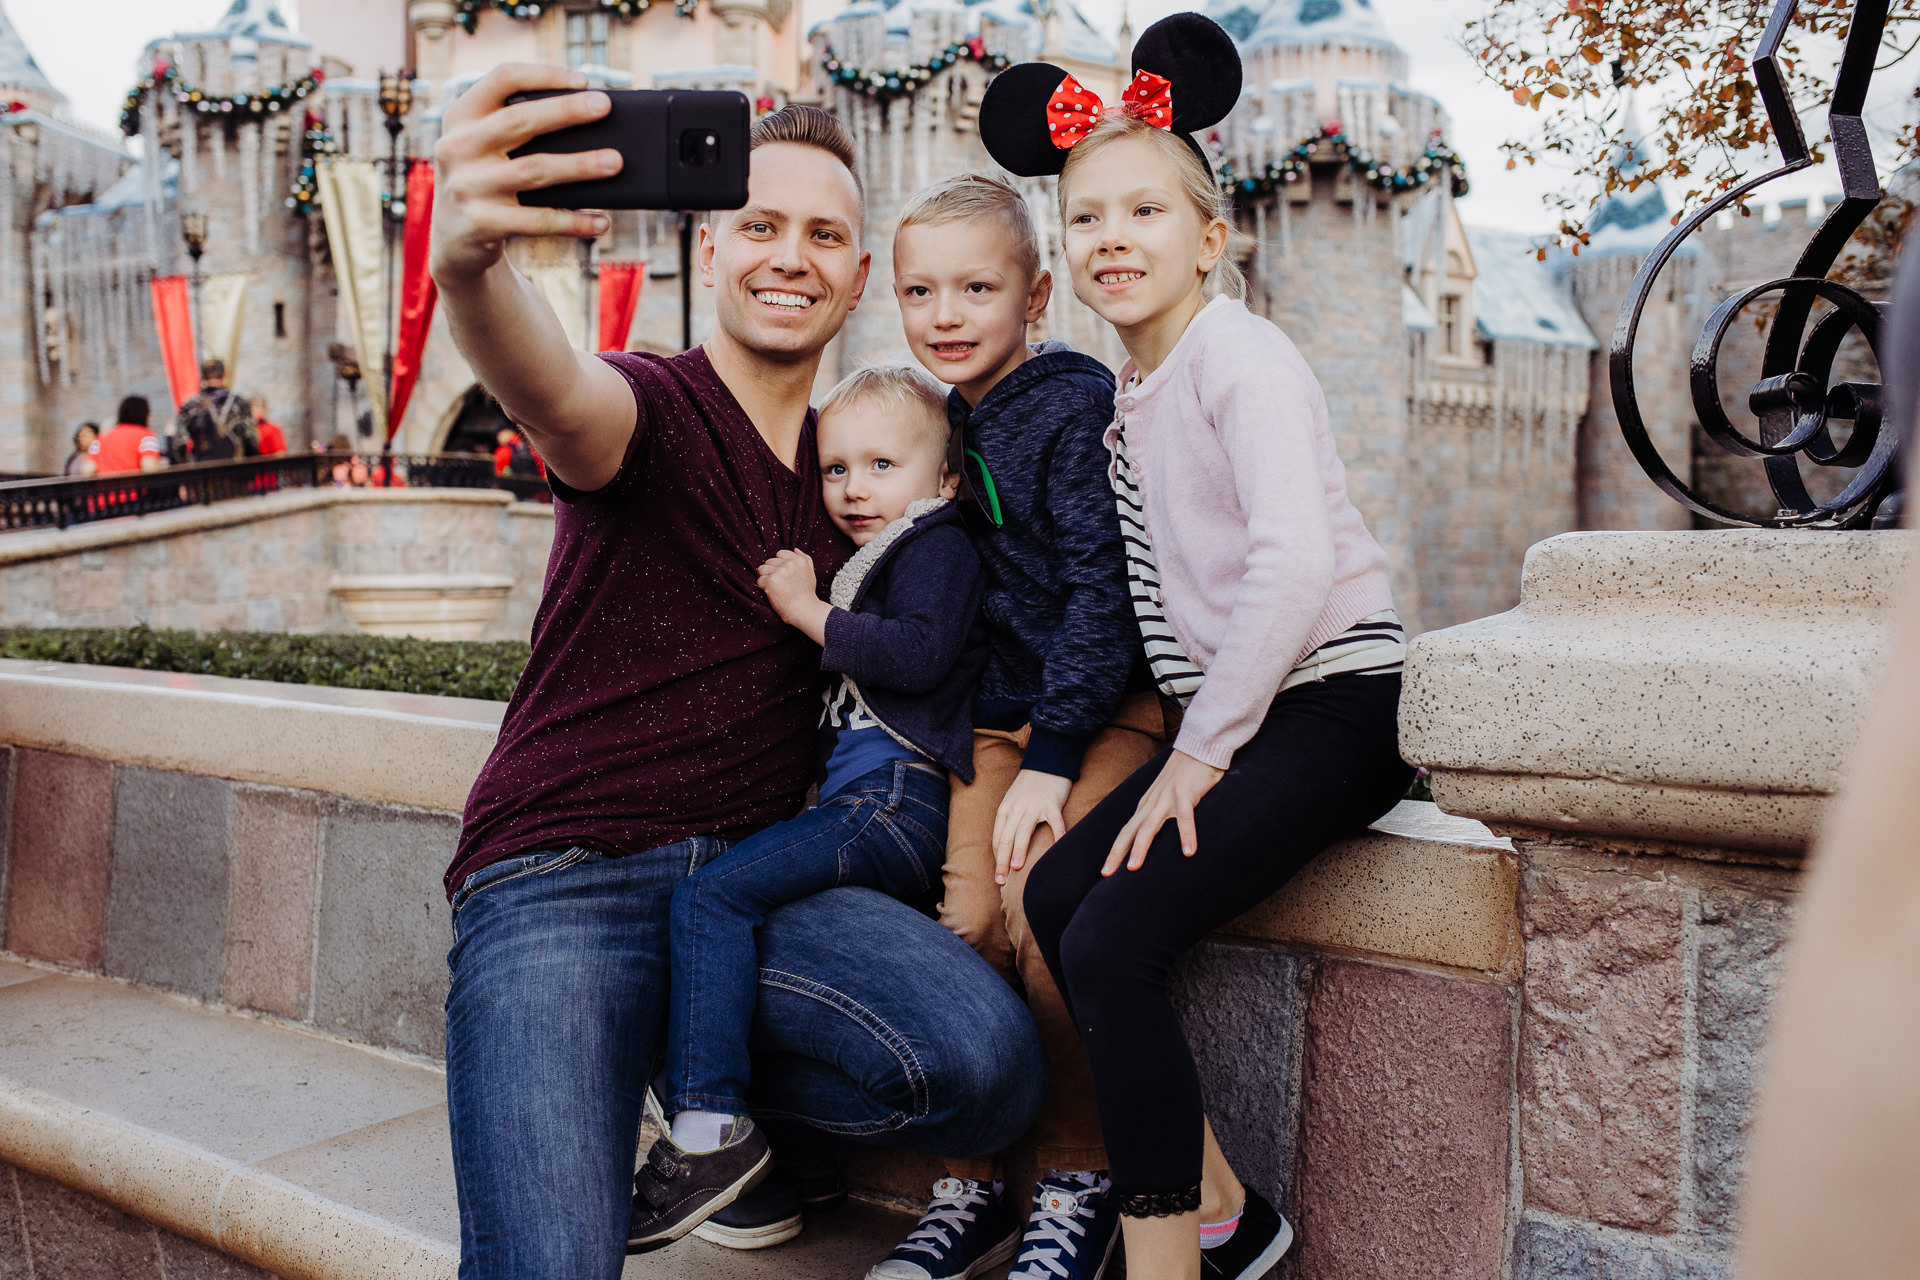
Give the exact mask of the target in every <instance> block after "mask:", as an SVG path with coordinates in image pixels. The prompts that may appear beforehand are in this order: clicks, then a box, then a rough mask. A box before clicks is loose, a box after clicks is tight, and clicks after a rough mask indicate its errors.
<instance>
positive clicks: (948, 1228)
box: [894, 1178, 987, 1258]
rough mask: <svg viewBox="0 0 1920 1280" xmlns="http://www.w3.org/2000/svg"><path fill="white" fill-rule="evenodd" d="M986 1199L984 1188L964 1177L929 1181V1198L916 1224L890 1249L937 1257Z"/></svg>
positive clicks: (896, 1251) (949, 1245) (962, 1229)
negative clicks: (924, 1210)
mask: <svg viewBox="0 0 1920 1280" xmlns="http://www.w3.org/2000/svg"><path fill="white" fill-rule="evenodd" d="M986 1203H987V1193H986V1190H985V1189H984V1188H983V1187H982V1186H981V1185H980V1184H979V1183H977V1182H972V1181H969V1180H968V1179H965V1178H942V1179H940V1181H938V1182H936V1183H934V1184H933V1202H932V1203H931V1204H929V1205H928V1206H927V1211H926V1212H925V1213H924V1214H922V1215H920V1225H919V1226H917V1227H915V1228H914V1229H913V1234H911V1235H909V1236H908V1237H907V1238H906V1239H905V1240H903V1241H901V1242H900V1246H899V1247H898V1248H896V1249H895V1250H894V1252H895V1253H927V1254H932V1255H933V1256H934V1257H936V1258H937V1257H940V1256H941V1255H942V1254H943V1253H945V1252H946V1251H947V1249H948V1248H950V1247H951V1246H952V1244H953V1242H954V1239H955V1238H956V1237H958V1236H959V1235H960V1234H961V1233H962V1232H964V1231H965V1230H966V1224H967V1223H969V1222H972V1221H973V1220H974V1219H975V1218H977V1217H978V1216H979V1215H978V1213H977V1212H976V1210H978V1209H980V1208H982V1207H984V1206H985V1205H986ZM949 1232H951V1233H952V1234H951V1235H950V1234H948V1233H949Z"/></svg>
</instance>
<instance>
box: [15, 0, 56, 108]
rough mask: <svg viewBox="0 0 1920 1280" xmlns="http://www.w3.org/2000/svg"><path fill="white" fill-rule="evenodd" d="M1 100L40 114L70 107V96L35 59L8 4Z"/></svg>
mask: <svg viewBox="0 0 1920 1280" xmlns="http://www.w3.org/2000/svg"><path fill="white" fill-rule="evenodd" d="M0 98H3V99H5V100H7V101H16V100H17V101H20V102H24V103H25V104H26V105H27V106H28V107H30V108H32V109H34V110H36V111H51V110H53V109H55V108H63V107H65V106H66V105H67V95H66V94H64V93H62V92H60V91H59V90H58V89H56V88H54V87H53V81H51V80H49V79H47V75H46V72H44V71H42V70H40V64H39V63H37V62H35V61H34V60H33V54H32V52H31V51H30V50H29V49H28V48H27V42H26V41H24V40H22V39H21V38H20V33H19V32H18V31H16V30H14V26H13V21H12V20H11V19H10V18H8V17H7V10H6V7H5V5H4V4H0Z"/></svg>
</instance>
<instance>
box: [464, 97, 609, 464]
mask: <svg viewBox="0 0 1920 1280" xmlns="http://www.w3.org/2000/svg"><path fill="white" fill-rule="evenodd" d="M586 83H587V81H586V77H585V76H583V75H581V74H580V73H578V72H574V71H568V70H567V69H566V68H564V67H548V66H537V65H533V64H530V63H508V64H506V65H503V66H499V67H495V68H494V69H493V70H492V71H489V72H488V73H487V74H486V75H485V76H483V77H481V78H480V80H479V81H478V82H477V83H475V84H474V86H473V87H472V88H471V89H469V90H467V91H466V92H465V93H463V94H461V95H460V97H459V98H458V99H457V100H456V101H455V102H454V104H453V105H452V106H451V107H449V108H448V109H447V115H446V120H445V123H444V124H443V126H442V130H441V135H440V143H439V145H438V146H436V147H435V148H434V157H433V158H434V166H435V169H436V174H435V179H436V180H435V183H434V186H435V191H434V203H433V253H432V271H433V280H434V283H435V284H436V285H438V286H439V289H440V297H441V299H442V302H443V305H444V306H445V307H446V311H447V324H448V327H449V328H450V329H451V330H452V333H453V340H454V343H455V344H456V345H457V346H458V347H459V348H460V354H461V355H463V356H465V357H466V359H467V363H468V364H470V365H472V366H473V371H474V373H475V374H476V375H477V376H478V377H479V379H480V381H481V383H482V384H483V385H485V386H486V388H487V390H488V391H490V392H492V393H493V396H494V398H495V399H497V400H499V401H500V406H501V408H503V409H505V410H506V413H507V416H508V417H509V418H511V419H513V421H514V422H516V423H518V424H520V425H521V426H522V427H524V428H525V429H526V432H527V435H528V436H529V437H530V438H531V440H532V442H533V445H534V447H535V448H536V449H537V450H538V451H539V453H540V456H541V457H542V458H544V459H545V460H546V464H547V467H548V469H549V470H550V471H551V472H552V473H553V474H554V475H556V476H558V477H559V478H560V479H561V480H562V481H564V482H565V483H566V484H568V485H570V486H572V487H573V488H575V489H579V490H582V491H591V490H594V489H598V488H600V487H601V486H602V485H604V484H606V483H607V482H608V481H610V480H612V479H613V477H614V475H615V474H616V473H618V471H619V470H620V462H621V459H623V458H624V457H625V456H626V451H627V445H628V442H629V441H630V440H631V439H632V438H633V430H634V424H635V422H636V421H637V410H636V408H635V405H634V399H633V392H632V390H631V389H630V388H629V387H628V385H627V382H626V379H625V378H622V377H621V376H620V375H619V374H618V373H617V372H615V371H614V370H613V369H612V368H610V367H608V366H607V364H606V363H605V362H604V361H601V360H598V359H596V358H594V357H593V356H591V355H588V354H587V353H585V352H581V351H576V350H574V349H573V347H572V346H570V345H569V344H568V342H567V337H566V334H565V332H564V331H563V330H562V329H561V327H560V320H559V318H558V317H557V316H555V315H554V314H553V308H552V307H551V306H549V305H548V304H547V300H546V299H545V298H544V297H542V296H541V294H540V291H539V290H538V289H536V288H535V287H534V286H533V284H532V283H531V282H529V281H528V280H527V279H526V278H525V277H524V276H522V275H521V274H520V273H519V272H517V271H515V270H514V269H513V265H512V264H511V263H509V262H508V261H507V256H506V243H507V237H508V236H515V235H518V236H543V235H544V236H554V235H567V236H595V235H599V234H600V233H601V232H603V231H605V230H606V229H607V218H606V217H605V215H603V214H585V213H572V212H569V211H567V210H564V209H533V208H523V207H522V206H521V204H520V202H519V200H518V199H517V198H516V197H517V195H518V193H519V192H521V191H526V190H531V189H533V188H535V187H548V186H553V185H555V184H557V183H562V182H577V181H579V180H581V179H583V178H599V177H605V176H606V175H608V174H611V173H617V172H618V171H619V169H620V153H619V152H617V151H612V150H606V151H588V152H583V153H581V154H579V155H530V156H523V157H521V158H520V159H517V160H516V159H510V158H509V157H508V155H507V153H508V152H510V151H513V150H515V149H516V148H518V147H519V146H521V145H522V144H523V143H525V142H527V141H529V140H530V139H532V138H535V137H537V136H539V135H540V134H543V133H551V132H552V131H553V130H555V129H561V128H565V127H566V126H568V125H576V124H583V123H585V122H587V121H589V120H597V119H599V118H600V117H601V116H604V115H606V113H607V111H608V109H609V107H610V105H611V104H610V103H609V102H608V100H607V97H606V95H605V94H602V93H574V94H569V95H567V96H565V97H556V98H544V99H541V100H539V101H537V102H521V103H515V104H512V105H508V103H507V98H508V97H510V96H511V95H513V94H516V93H521V92H525V91H528V90H534V89H582V88H585V86H586Z"/></svg>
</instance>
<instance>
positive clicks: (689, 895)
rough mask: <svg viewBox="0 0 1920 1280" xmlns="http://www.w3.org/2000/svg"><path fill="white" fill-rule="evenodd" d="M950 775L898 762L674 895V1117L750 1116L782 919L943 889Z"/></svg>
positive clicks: (740, 848) (773, 830)
mask: <svg viewBox="0 0 1920 1280" xmlns="http://www.w3.org/2000/svg"><path fill="white" fill-rule="evenodd" d="M949 790H950V787H949V785H948V782H947V777H946V775H945V774H944V773H936V772H934V771H932V770H930V769H923V768H918V767H916V766H914V765H910V764H906V763H902V762H895V763H893V764H888V765H885V766H882V767H881V768H878V769H875V770H873V771H872V772H871V773H867V774H863V775H861V776H860V777H859V778H857V779H855V780H854V781H853V782H851V783H848V784H847V785H846V786H845V787H843V788H842V789H841V790H840V791H838V792H836V793H835V794H834V795H833V797H832V798H831V799H829V800H827V801H826V802H825V803H823V804H820V805H818V806H816V807H814V808H812V809H808V810H807V811H806V812H805V813H802V814H800V815H799V816H798V817H796V818H791V819H789V820H787V821H786V822H780V823H776V824H774V825H773V826H771V827H768V828H767V829H766V830H765V831H762V832H760V833H759V834H757V835H755V836H752V837H750V838H748V839H746V840H742V841H741V842H740V843H739V844H737V845H735V846H733V848H731V849H729V850H727V852H726V853H724V854H722V855H721V856H720V857H718V858H716V859H715V860H714V861H712V862H709V863H707V864H706V865H705V866H703V867H701V868H700V869H699V870H698V871H696V872H694V873H693V874H692V875H690V876H688V877H687V878H686V879H685V880H682V881H681V882H680V887H679V888H677V889H675V890H674V891H673V909H672V914H671V919H672V922H673V945H672V970H673V987H672V994H671V995H670V996H669V998H668V1005H667V1009H668V1013H667V1096H666V1098H665V1099H664V1100H663V1105H664V1106H665V1107H666V1111H667V1114H668V1115H670V1116H671V1115H673V1114H674V1113H676V1112H679V1111H717V1112H721V1113H723V1114H728V1115H745V1114H746V1112H747V1081H748V1079H749V1076H750V1072H751V1068H750V1066H749V1063H748V1054H747V1031H748V1028H749V1027H750V1026H751V1024H752V1022H753V1007H754V1003H755V1001H756V999H757V998H758V989H759V983H760V960H759V948H758V943H757V941H756V935H757V934H758V933H759V931H760V926H761V925H762V924H763V923H764V922H765V921H766V918H767V914H768V913H769V912H771V911H772V910H774V909H775V908H776V907H782V906H785V905H786V904H787V903H789V902H795V901H798V900H799V899H801V898H805V897H808V896H810V895H812V894H816V893H820V892H822V891H824V890H827V889H836V888H845V887H848V886H851V885H858V886H861V887H864V888H868V889H878V890H880V891H881V892H882V893H885V894H886V895H887V896H889V897H891V898H897V899H901V900H902V901H911V900H912V899H915V898H919V897H923V896H925V895H926V894H928V893H929V892H931V891H932V890H933V889H934V888H935V887H937V886H938V885H939V883H940V869H941V866H942V864H943V863H944V862H945V860H946V852H947V796H948V793H949Z"/></svg>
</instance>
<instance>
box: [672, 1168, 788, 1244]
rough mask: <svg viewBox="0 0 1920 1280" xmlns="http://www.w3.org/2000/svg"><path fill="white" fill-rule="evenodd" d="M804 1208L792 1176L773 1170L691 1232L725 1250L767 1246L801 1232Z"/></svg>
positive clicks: (781, 1242)
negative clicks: (801, 1214) (758, 1183)
mask: <svg viewBox="0 0 1920 1280" xmlns="http://www.w3.org/2000/svg"><path fill="white" fill-rule="evenodd" d="M803 1207H804V1202H803V1201H802V1200H801V1198H800V1196H799V1194H798V1189H797V1188H796V1187H795V1186H794V1182H793V1179H792V1178H790V1177H788V1176H787V1173H786V1171H785V1170H784V1169H775V1170H773V1172H771V1173H769V1174H768V1175H767V1176H766V1177H765V1178H764V1179H762V1180H761V1182H760V1185H759V1186H757V1187H754V1188H753V1189H752V1190H750V1191H748V1192H746V1193H745V1194H744V1195H742V1196H741V1197H740V1198H739V1199H737V1200H735V1201H734V1202H733V1203H732V1204H730V1205H728V1206H727V1207H726V1208H724V1209H722V1210H720V1212H718V1213H716V1214H714V1215H713V1216H712V1217H711V1218H708V1219H707V1220H706V1221H705V1222H703V1223H701V1224H700V1225H699V1226H697V1227H695V1228H694V1229H693V1234H694V1235H695V1236H696V1237H697V1238H699V1239H701V1240H705V1241H707V1242H709V1243H711V1244H717V1245H720V1246H722V1247H723V1248H727V1249H766V1248H770V1247H772V1246H773V1245H776V1244H785V1243H786V1242H787V1241H789V1240H791V1239H793V1238H794V1237H795V1236H797V1235H799V1234H800V1228H801V1227H802V1225H804V1224H803V1222H802V1219H801V1217H800V1210H801V1209H802V1208H803Z"/></svg>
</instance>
